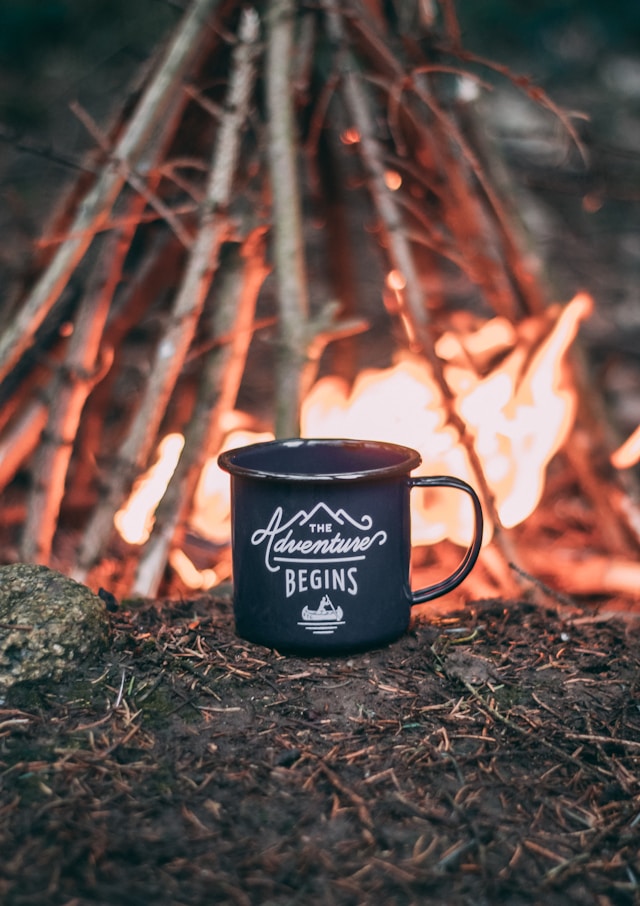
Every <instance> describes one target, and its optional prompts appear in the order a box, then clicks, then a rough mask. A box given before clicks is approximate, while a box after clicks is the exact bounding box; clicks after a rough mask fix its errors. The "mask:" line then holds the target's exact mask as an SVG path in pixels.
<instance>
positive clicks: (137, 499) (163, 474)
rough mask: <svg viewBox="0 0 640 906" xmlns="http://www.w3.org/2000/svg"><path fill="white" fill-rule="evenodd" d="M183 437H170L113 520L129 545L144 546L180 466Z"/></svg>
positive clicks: (160, 446)
mask: <svg viewBox="0 0 640 906" xmlns="http://www.w3.org/2000/svg"><path fill="white" fill-rule="evenodd" d="M183 447H184V437H183V436H182V434H167V436H166V437H164V438H163V439H162V441H161V442H160V445H159V447H158V454H157V457H156V461H155V462H154V464H153V465H152V466H151V467H150V468H149V469H147V471H146V472H145V473H144V475H141V476H140V478H139V479H138V480H137V481H136V483H135V485H134V487H133V491H132V492H131V495H130V496H129V499H128V500H127V502H126V504H125V505H124V506H123V507H122V508H121V509H120V510H118V512H117V513H116V515H115V516H114V517H113V521H114V524H115V527H116V528H117V530H118V531H119V532H120V535H121V536H122V537H123V538H124V540H125V541H128V542H129V544H144V542H145V541H146V540H147V539H148V537H149V535H150V534H151V529H152V528H153V515H154V513H155V511H156V508H157V506H158V504H159V503H160V501H161V500H162V496H163V494H164V492H165V491H166V490H167V485H168V484H169V481H170V480H171V476H172V475H173V473H174V472H175V468H176V466H177V465H178V460H179V459H180V454H181V453H182V448H183Z"/></svg>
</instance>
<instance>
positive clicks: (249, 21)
mask: <svg viewBox="0 0 640 906" xmlns="http://www.w3.org/2000/svg"><path fill="white" fill-rule="evenodd" d="M258 31H259V20H258V16H257V14H256V13H255V11H253V10H245V11H244V12H243V14H242V18H241V21H240V27H239V37H240V41H239V43H238V44H237V45H236V47H235V49H234V54H233V61H234V62H233V72H232V75H231V79H230V83H229V88H228V92H227V104H226V114H225V117H224V119H223V121H222V123H221V125H220V130H219V135H218V136H217V140H216V142H215V145H214V149H213V154H212V160H211V169H210V173H209V179H208V183H207V189H206V198H205V201H204V204H203V207H202V211H201V215H200V220H199V227H198V233H197V236H196V238H195V240H194V242H193V244H192V247H191V250H190V254H189V259H188V262H187V265H186V267H185V270H184V273H183V277H182V282H181V285H180V288H179V290H178V293H177V295H176V297H175V299H174V303H173V306H172V311H171V321H170V323H169V327H168V329H167V331H166V334H165V336H164V337H163V338H162V339H161V341H160V343H159V344H158V347H157V349H156V351H155V355H154V360H153V363H152V368H151V379H150V381H149V384H148V386H147V388H146V391H145V393H144V396H143V399H142V401H141V404H140V407H139V409H138V411H137V412H136V415H135V417H134V419H133V422H132V424H131V426H130V428H129V432H128V434H127V436H126V438H125V440H124V441H123V443H122V445H121V447H120V450H119V452H118V458H117V459H118V463H119V468H117V469H116V470H115V471H114V473H113V475H112V476H111V480H110V482H109V487H108V490H107V493H106V494H105V497H104V499H103V500H102V501H101V503H100V504H99V505H98V506H97V507H96V510H95V512H94V513H93V515H92V518H91V519H90V521H89V526H88V528H87V529H86V531H85V534H84V538H83V541H82V544H81V547H80V550H79V553H78V560H77V565H76V568H75V570H74V575H75V577H76V578H77V579H80V580H81V581H82V580H83V579H84V578H85V577H86V574H87V572H88V570H90V569H91V568H92V567H93V566H94V565H95V563H96V562H97V561H98V560H99V559H100V556H101V552H102V549H103V547H104V545H105V543H106V541H107V540H108V538H109V537H110V536H111V533H112V530H113V516H114V515H115V513H116V511H117V509H118V507H119V506H120V505H121V504H122V502H123V500H124V498H125V496H126V494H127V493H128V490H129V489H130V487H131V484H132V482H133V480H134V478H135V477H136V476H137V474H139V472H140V471H141V470H142V469H143V468H144V467H145V466H146V464H147V460H148V458H149V455H150V453H151V450H152V449H153V445H154V443H155V441H156V435H157V431H158V428H159V426H160V422H161V420H162V417H163V415H164V412H165V409H166V406H167V403H168V401H169V398H170V396H171V393H172V391H173V389H174V387H175V384H176V381H177V380H178V377H179V375H180V371H181V369H182V366H183V364H184V361H185V358H186V355H187V353H188V350H189V346H190V344H191V341H192V339H193V336H194V333H195V330H196V327H197V324H198V320H199V318H200V314H201V312H202V308H203V306H204V302H205V299H206V296H207V293H208V291H209V287H210V284H211V280H212V279H213V275H214V273H215V270H216V267H217V263H218V254H219V250H220V245H221V243H222V242H223V241H224V239H225V237H226V235H227V233H228V229H229V223H228V215H227V213H226V209H227V206H228V203H229V199H230V195H231V188H232V183H233V176H234V173H235V169H236V166H237V160H238V153H239V147H240V138H241V131H242V127H243V125H244V123H245V121H246V118H247V114H248V110H249V103H250V99H251V93H252V89H253V82H254V78H255V59H256V56H257V52H258V45H257V38H258Z"/></svg>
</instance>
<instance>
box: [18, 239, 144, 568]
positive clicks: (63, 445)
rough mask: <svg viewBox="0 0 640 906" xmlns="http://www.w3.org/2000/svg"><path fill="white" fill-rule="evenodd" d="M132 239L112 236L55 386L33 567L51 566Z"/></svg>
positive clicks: (39, 466) (31, 545)
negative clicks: (72, 464)
mask: <svg viewBox="0 0 640 906" xmlns="http://www.w3.org/2000/svg"><path fill="white" fill-rule="evenodd" d="M132 233H133V231H132V230H130V231H128V232H127V233H125V234H122V233H116V234H112V235H111V236H109V237H108V238H107V239H106V240H105V241H104V245H103V248H102V252H101V256H100V261H99V264H98V266H97V267H96V268H95V269H94V271H93V274H92V277H91V279H90V280H89V282H88V284H87V287H86V291H85V295H84V298H83V300H82V302H81V304H80V307H79V309H78V312H77V314H76V317H75V319H74V331H73V334H72V336H71V339H70V342H69V351H68V355H67V357H66V360H65V363H64V365H63V366H61V367H60V368H59V369H58V372H57V375H56V378H55V380H54V391H53V392H52V394H51V403H50V407H49V413H48V418H47V425H46V429H45V431H44V433H43V435H42V439H41V443H40V445H39V447H38V451H37V454H36V457H35V461H34V464H33V468H32V470H31V472H32V475H33V485H32V490H31V494H30V495H29V502H28V506H27V518H26V520H25V524H24V529H23V536H22V545H21V556H22V559H23V560H24V561H25V562H27V563H44V564H47V563H49V558H50V555H51V544H52V541H53V536H54V533H55V530H56V525H57V519H58V514H59V511H60V504H61V502H62V497H63V494H64V485H65V481H66V477H67V469H68V466H69V462H70V460H71V453H72V450H73V444H74V442H75V440H76V435H77V431H78V425H79V423H80V417H81V414H82V409H83V407H84V403H85V400H86V399H87V397H88V396H89V393H90V392H91V389H92V388H93V386H94V385H95V383H96V380H97V379H98V376H99V374H100V371H101V370H102V368H101V367H100V366H99V365H98V359H99V355H100V343H101V340H102V334H103V330H104V325H105V323H106V320H107V314H108V312H109V307H110V305H111V300H112V297H113V293H114V292H115V289H116V286H117V284H118V281H119V280H120V276H121V269H122V265H123V263H124V258H125V255H126V253H127V251H128V248H129V243H130V241H131V237H132ZM112 355H113V353H111V356H112ZM109 364H110V363H109ZM107 369H108V366H107Z"/></svg>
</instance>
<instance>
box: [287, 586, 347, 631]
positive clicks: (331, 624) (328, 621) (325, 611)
mask: <svg viewBox="0 0 640 906" xmlns="http://www.w3.org/2000/svg"><path fill="white" fill-rule="evenodd" d="M301 616H302V620H301V621H300V622H299V623H298V626H304V628H305V629H308V630H310V632H312V633H313V635H333V633H334V632H335V631H336V629H337V628H338V626H344V624H345V620H343V619H342V617H343V616H344V612H343V610H342V607H335V606H334V604H333V602H332V600H331V598H330V597H329V595H324V596H323V598H322V600H321V601H320V603H319V604H318V606H317V607H316V609H315V610H312V609H311V608H310V607H308V606H307V605H305V606H304V607H303V608H302V614H301Z"/></svg>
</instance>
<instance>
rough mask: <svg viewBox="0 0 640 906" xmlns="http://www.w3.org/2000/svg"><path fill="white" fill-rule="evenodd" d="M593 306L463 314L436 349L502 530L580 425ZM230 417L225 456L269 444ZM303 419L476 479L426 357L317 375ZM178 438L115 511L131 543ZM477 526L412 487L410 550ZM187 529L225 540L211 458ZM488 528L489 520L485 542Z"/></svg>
mask: <svg viewBox="0 0 640 906" xmlns="http://www.w3.org/2000/svg"><path fill="white" fill-rule="evenodd" d="M386 282H387V286H388V287H389V289H390V290H393V291H394V292H399V291H400V290H401V289H402V288H403V286H404V277H403V275H402V274H401V273H400V272H398V271H391V272H390V273H389V274H388V276H387V281H386ZM592 304H593V303H592V300H591V298H590V297H589V296H587V295H586V294H580V295H578V296H576V297H575V298H574V299H573V300H572V301H571V302H569V303H568V305H566V306H565V307H564V308H562V309H554V310H551V311H550V312H548V313H547V314H545V315H543V316H538V317H532V318H528V319H525V320H524V321H522V322H520V323H518V324H515V325H514V324H512V323H511V322H510V321H508V320H506V319H505V318H501V317H496V318H492V319H489V320H485V321H481V320H478V319H477V318H475V317H474V316H472V315H470V314H468V313H465V312H458V313H456V314H455V315H454V316H453V317H452V318H451V327H450V329H449V330H447V331H446V332H445V333H444V334H443V335H442V336H441V337H440V338H439V339H438V341H437V343H436V346H435V352H436V354H437V355H438V357H439V358H440V359H441V360H442V361H443V374H444V378H445V381H446V383H447V385H448V387H449V389H450V391H451V393H452V394H453V405H454V406H455V409H456V412H457V414H458V415H459V417H460V418H461V420H462V421H463V422H464V424H465V426H466V428H467V430H468V431H469V434H470V436H471V437H472V439H473V443H474V446H475V451H476V453H477V455H478V457H479V459H480V462H481V464H482V469H483V473H484V476H485V478H486V481H487V484H488V487H489V489H490V491H491V493H492V495H493V497H494V501H495V505H496V509H497V512H498V514H499V516H500V520H501V522H502V523H503V524H504V525H505V526H507V527H511V526H514V525H516V524H518V523H520V522H522V521H523V520H524V519H526V517H527V516H528V515H529V514H530V513H531V512H532V511H533V510H534V509H535V507H536V506H537V504H538V502H539V500H540V497H541V495H542V491H543V488H544V481H545V475H546V469H547V466H548V464H549V462H550V460H551V458H552V457H553V456H554V454H555V453H556V452H557V451H558V450H559V449H560V447H561V446H562V444H563V443H564V442H565V440H566V438H567V436H568V434H569V432H570V430H571V427H572V425H573V422H574V420H575V415H576V408H577V394H576V391H575V389H574V387H573V385H572V381H571V375H570V371H569V368H568V363H567V352H568V350H569V348H570V346H571V343H572V341H573V339H574V338H575V335H576V333H577V330H578V328H579V325H580V323H581V321H582V320H583V319H585V318H586V317H588V315H589V314H590V312H591V309H592ZM230 416H231V417H230V420H229V421H228V423H227V425H226V429H227V432H228V433H227V435H226V438H225V441H224V444H223V447H222V450H226V449H230V448H232V447H237V446H243V445H245V444H251V443H258V442H261V441H266V440H272V439H273V434H272V433H270V432H264V431H263V432H259V431H256V430H253V427H251V422H250V420H249V419H248V417H247V416H243V415H242V414H241V413H231V414H230ZM301 424H302V430H301V433H302V435H303V436H306V437H354V438H369V439H372V440H382V441H392V442H395V443H399V444H404V445H406V446H410V447H414V448H415V449H417V450H418V451H419V452H420V454H421V456H422V466H421V467H420V469H419V470H418V474H424V475H435V474H448V475H454V476H456V477H458V478H462V479H465V480H466V481H468V482H470V483H471V484H476V479H475V475H474V472H473V468H472V465H471V462H470V460H469V455H468V452H467V449H466V448H465V446H464V444H463V443H462V442H461V440H460V437H459V435H458V432H457V430H456V429H455V428H454V427H453V426H452V425H451V424H449V423H448V419H447V406H446V405H445V402H444V400H443V394H442V388H441V386H440V385H439V383H438V381H437V380H436V379H435V377H434V375H433V372H432V370H431V368H430V366H429V365H428V364H427V363H426V362H425V361H424V360H423V359H421V358H420V359H418V358H415V357H412V356H409V355H405V356H404V357H401V358H400V359H399V361H397V362H396V363H395V364H394V365H393V366H391V367H389V368H385V369H371V370H368V371H363V372H361V373H360V374H359V375H358V377H357V378H356V380H355V382H354V383H353V386H351V387H350V388H349V386H348V385H347V383H346V382H345V381H343V380H341V379H340V378H338V377H324V378H321V379H320V380H319V381H318V382H317V383H316V384H315V386H314V387H313V388H312V390H311V392H310V393H309V395H308V396H307V398H306V399H305V401H304V403H303V406H302V412H301ZM248 425H249V427H248ZM639 432H640V429H639ZM636 433H638V432H636ZM183 443H184V441H183V438H182V436H181V435H179V434H172V435H168V436H167V437H165V438H164V439H163V441H162V443H161V444H160V446H159V449H158V457H157V461H156V462H155V463H154V465H153V466H152V467H151V468H150V469H149V470H148V471H147V473H146V474H145V475H144V476H143V477H142V478H141V479H140V480H139V481H138V482H137V483H136V486H135V488H134V491H133V493H132V495H131V497H130V499H129V501H128V502H127V504H126V506H125V507H123V509H122V510H121V511H120V512H119V513H118V514H117V516H116V526H117V528H118V530H119V531H120V533H121V535H122V536H123V537H124V538H125V540H127V541H129V542H130V543H133V544H141V543H143V542H144V541H145V540H146V538H147V537H148V536H149V532H150V529H151V526H152V524H153V512H154V511H155V508H156V506H157V504H158V502H159V500H160V499H161V497H162V494H163V493H164V491H165V489H166V486H167V484H168V481H169V479H170V476H171V474H172V472H173V470H174V469H175V466H176V464H177V462H178V459H179V456H180V452H181V450H182V445H183ZM472 521H473V518H472V508H471V505H470V502H469V501H468V499H467V497H466V495H462V494H460V493H455V492H454V491H450V490H447V489H430V490H428V491H424V492H421V491H414V497H413V498H412V534H413V538H414V542H415V543H416V544H433V543H436V542H438V541H440V540H442V539H444V538H450V539H451V540H452V541H454V542H456V543H458V544H464V545H466V544H468V543H469V540H470V537H471V532H472ZM190 526H191V528H192V529H193V530H194V531H195V532H197V533H198V534H199V535H200V536H202V537H204V538H206V539H208V540H209V541H210V542H212V543H213V544H214V545H226V544H227V543H228V540H229V537H230V500H229V479H228V475H227V474H226V473H225V472H222V471H221V470H220V469H219V468H218V465H217V457H215V458H212V459H210V460H208V462H207V463H206V465H205V467H204V469H203V471H202V474H201V476H200V481H199V484H198V487H197V490H196V494H195V499H194V508H193V513H192V516H191V518H190ZM492 531H493V526H491V524H490V523H489V521H488V520H487V525H486V527H485V542H486V541H487V540H489V538H490V537H491V535H492ZM171 563H172V565H173V567H174V568H175V569H176V571H177V572H178V573H179V575H180V576H181V579H182V581H184V582H185V584H187V585H189V586H191V587H194V588H196V587H197V588H205V587H209V586H210V584H211V583H212V582H214V581H215V573H214V572H213V571H212V570H203V571H200V570H198V569H196V567H195V566H194V564H193V563H192V562H191V561H190V560H189V559H188V557H187V556H186V554H185V553H184V552H182V551H178V552H173V553H172V559H171Z"/></svg>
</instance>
